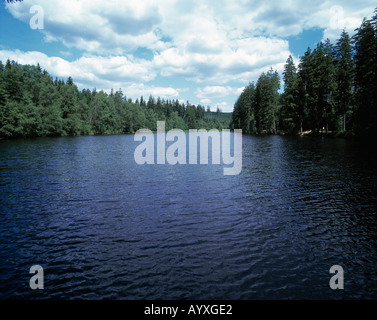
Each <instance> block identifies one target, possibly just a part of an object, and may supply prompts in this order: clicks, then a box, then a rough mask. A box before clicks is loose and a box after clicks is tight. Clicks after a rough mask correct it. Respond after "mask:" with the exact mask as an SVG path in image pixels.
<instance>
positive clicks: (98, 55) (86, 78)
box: [6, 0, 375, 108]
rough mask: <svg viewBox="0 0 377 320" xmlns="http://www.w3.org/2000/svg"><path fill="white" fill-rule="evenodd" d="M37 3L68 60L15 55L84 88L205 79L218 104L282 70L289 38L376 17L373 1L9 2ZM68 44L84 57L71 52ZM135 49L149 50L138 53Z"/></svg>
mask: <svg viewBox="0 0 377 320" xmlns="http://www.w3.org/2000/svg"><path fill="white" fill-rule="evenodd" d="M32 5H39V6H41V7H42V8H43V12H44V29H43V30H39V31H40V32H42V33H43V34H44V36H45V41H60V42H62V43H63V44H64V45H65V46H66V47H67V50H64V53H62V54H61V56H62V58H59V57H47V56H46V55H44V54H43V53H38V52H30V53H26V52H24V53H22V52H17V51H14V52H13V53H12V55H13V57H18V58H19V59H21V60H19V62H21V63H23V62H25V61H30V63H31V62H32V61H34V62H35V61H37V62H40V64H41V65H42V64H43V67H44V68H46V69H47V70H49V71H50V72H51V73H52V74H56V75H57V76H61V77H66V76H68V75H71V76H72V77H73V78H74V80H75V81H76V82H77V83H79V84H82V85H83V86H85V87H94V86H96V87H105V88H110V87H115V88H117V87H118V86H119V87H121V86H125V85H127V86H128V87H129V88H130V90H134V92H135V93H136V92H138V93H145V92H146V91H147V90H150V92H154V93H158V94H159V95H161V96H163V95H165V96H167V97H176V96H177V95H178V94H179V92H182V90H178V89H174V88H172V86H170V87H168V88H165V87H164V86H160V85H158V84H157V83H153V84H151V82H152V81H154V80H155V79H157V78H159V77H161V78H168V77H174V78H182V79H185V80H186V81H192V82H194V85H195V86H201V87H200V88H199V89H198V90H197V91H196V92H194V94H195V95H196V97H197V98H198V99H199V100H200V101H204V102H202V103H205V102H209V101H211V102H213V103H217V102H216V99H218V98H224V99H225V98H226V97H232V98H233V97H234V96H236V95H238V92H235V90H236V89H233V88H231V87H233V86H234V84H235V83H236V86H237V87H238V88H239V87H240V86H244V85H247V84H248V83H249V82H250V81H254V80H256V79H257V78H258V76H259V75H260V73H261V72H264V71H267V70H268V69H269V68H270V67H272V68H273V69H275V70H278V71H279V72H281V71H283V66H284V64H285V62H286V59H287V57H288V56H289V55H290V54H292V53H291V52H290V50H289V43H288V40H286V39H287V37H289V36H292V35H299V34H300V33H301V32H303V31H304V30H307V29H312V28H319V29H322V30H324V38H327V37H329V38H330V39H331V40H335V39H336V38H338V37H339V34H340V33H341V31H342V29H343V28H346V30H347V31H349V32H350V33H352V32H353V31H354V29H355V28H356V27H358V26H359V25H360V23H361V21H362V18H363V17H365V16H368V15H371V13H372V12H373V10H374V7H375V1H372V0H361V1H357V2H354V1H341V0H340V1H336V2H335V1H333V0H318V1H306V2H305V5H303V4H302V1H299V0H289V1H280V0H274V1H257V0H232V1H228V0H218V1H210V0H185V1H178V0H159V1H154V0H128V1H121V0H108V1H100V0H80V1H78V0H65V1H51V0H33V1H28V0H24V1H23V2H19V3H14V4H6V8H7V10H8V11H9V12H10V13H11V14H12V15H13V17H15V18H16V19H19V20H21V21H24V22H25V23H29V20H30V17H31V13H30V7H31V6H32ZM69 48H76V49H79V50H81V51H82V55H83V56H82V57H81V58H80V59H77V60H75V61H72V62H69V61H67V60H65V59H64V58H63V57H68V56H69ZM138 48H143V49H145V50H148V52H150V53H151V57H149V58H148V59H141V58H137V54H136V53H135V52H136V51H137V49H138ZM9 54H10V53H9ZM141 84H143V85H141ZM219 103H220V104H221V103H222V102H219ZM223 108H230V107H229V106H226V105H224V106H223Z"/></svg>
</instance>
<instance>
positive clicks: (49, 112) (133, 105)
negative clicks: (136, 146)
mask: <svg viewBox="0 0 377 320" xmlns="http://www.w3.org/2000/svg"><path fill="white" fill-rule="evenodd" d="M230 118H231V117H230V116H228V115H227V114H223V113H222V112H221V110H220V109H219V108H218V109H217V112H211V111H210V108H209V107H207V109H205V107H203V106H200V105H198V106H195V105H192V104H190V103H189V102H187V103H181V102H180V101H178V100H165V99H161V98H157V99H156V98H154V97H152V96H150V97H149V99H148V100H144V98H143V97H140V99H136V101H132V99H127V97H126V96H124V95H123V92H122V90H121V89H119V90H118V91H116V92H114V90H111V92H110V93H106V92H104V91H102V90H101V91H98V92H97V90H96V89H94V90H89V89H83V90H79V89H78V87H77V86H76V85H75V84H74V82H73V79H72V78H71V77H69V78H68V79H67V80H66V81H64V80H61V79H57V78H55V79H53V77H52V76H50V75H49V73H48V72H47V71H46V70H42V69H41V67H40V65H39V64H38V65H37V66H34V65H20V64H18V63H16V62H14V61H9V60H8V61H6V63H5V65H4V64H3V63H2V62H1V61H0V138H23V137H41V136H77V135H105V134H121V133H134V132H135V131H137V130H138V129H142V128H149V129H151V130H153V131H156V129H157V128H156V125H157V121H166V130H170V129H173V128H178V129H182V130H188V129H199V128H200V129H207V130H208V129H212V128H217V129H219V130H222V129H224V128H229V124H230Z"/></svg>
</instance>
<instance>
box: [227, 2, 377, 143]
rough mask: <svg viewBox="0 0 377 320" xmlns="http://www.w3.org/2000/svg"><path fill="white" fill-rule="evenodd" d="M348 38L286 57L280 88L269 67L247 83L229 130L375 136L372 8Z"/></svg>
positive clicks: (376, 49) (376, 53)
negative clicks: (256, 78)
mask: <svg viewBox="0 0 377 320" xmlns="http://www.w3.org/2000/svg"><path fill="white" fill-rule="evenodd" d="M355 31H356V33H355V35H354V36H353V37H350V36H349V34H348V33H347V32H346V31H343V32H342V34H341V36H340V38H339V39H338V40H337V41H336V43H335V44H332V43H331V41H330V40H328V39H327V40H326V41H322V42H320V43H318V44H317V46H316V48H315V49H314V50H312V49H311V48H308V49H307V51H306V52H305V54H304V55H303V56H302V57H300V60H299V64H298V66H296V65H295V63H294V60H293V58H292V56H289V57H288V59H287V61H286V64H285V66H284V72H283V78H282V80H283V83H284V88H283V90H282V92H280V80H281V79H280V76H279V74H278V73H277V72H276V71H274V70H272V69H271V70H269V71H268V72H267V73H262V74H261V75H260V77H259V79H258V81H257V83H254V82H253V83H250V84H249V85H248V86H247V87H246V88H245V89H244V91H243V92H242V94H241V95H240V97H239V98H238V100H237V102H236V103H235V105H234V111H233V115H232V124H231V127H232V128H240V129H242V130H243V132H244V133H250V134H252V133H257V134H261V133H270V134H276V133H280V134H291V135H297V134H304V133H310V134H328V135H336V136H362V137H365V136H368V137H376V136H377V8H376V9H375V12H374V17H373V18H372V19H367V18H364V20H363V22H362V24H361V26H360V27H359V28H358V29H356V30H355Z"/></svg>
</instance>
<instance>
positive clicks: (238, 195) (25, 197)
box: [0, 135, 377, 300]
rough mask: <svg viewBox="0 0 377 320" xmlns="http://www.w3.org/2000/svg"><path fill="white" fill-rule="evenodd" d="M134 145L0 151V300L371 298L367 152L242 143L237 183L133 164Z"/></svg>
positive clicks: (179, 168) (373, 198)
mask: <svg viewBox="0 0 377 320" xmlns="http://www.w3.org/2000/svg"><path fill="white" fill-rule="evenodd" d="M139 144H140V142H134V136H133V135H118V136H89V137H64V138H38V139H25V140H13V141H6V140H3V141H0V299H247V300H249V299H376V298H377V210H376V209H377V165H376V157H375V154H374V153H373V152H370V149H371V148H375V147H372V146H371V145H369V150H368V149H365V148H364V147H363V146H361V145H359V144H358V143H357V142H356V141H348V140H343V139H331V138H318V137H317V138H311V137H281V136H243V146H242V150H243V158H242V160H243V169H242V172H241V174H239V175H235V176H225V175H224V174H223V168H224V166H222V165H175V166H172V165H142V166H140V165H138V164H136V163H135V160H134V151H135V148H136V147H137V145H139ZM33 265H40V266H42V267H43V270H44V289H43V290H32V289H31V288H30V286H29V281H30V278H31V277H32V276H33V274H30V273H29V270H30V267H31V266H33ZM333 265H339V266H341V267H342V268H343V269H344V290H339V289H338V290H332V289H331V288H330V286H329V281H330V279H331V278H332V277H333V276H334V274H330V272H329V270H330V268H331V267H332V266H333Z"/></svg>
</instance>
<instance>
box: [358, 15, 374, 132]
mask: <svg viewBox="0 0 377 320" xmlns="http://www.w3.org/2000/svg"><path fill="white" fill-rule="evenodd" d="M376 39H377V38H376V31H375V29H374V27H373V24H372V22H371V21H370V20H366V19H364V20H363V23H362V25H361V27H360V28H359V29H357V33H356V34H355V35H354V37H353V43H354V50H355V56H354V60H355V101H356V108H355V127H356V132H357V133H358V134H359V135H363V136H364V135H370V134H377V128H376V127H377V105H376V104H377V100H376V93H375V91H376V83H377V75H376V68H377V67H376V65H377V40H376Z"/></svg>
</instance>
